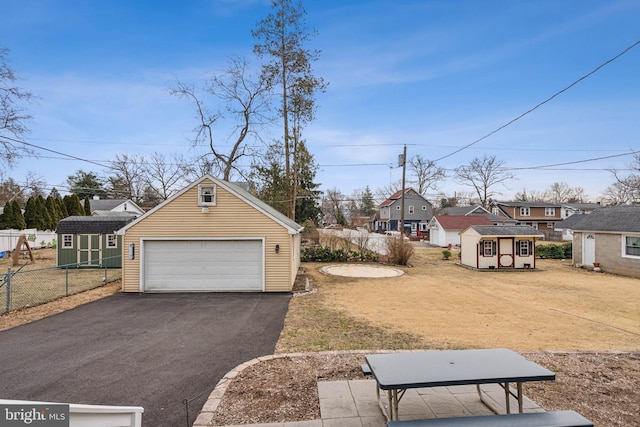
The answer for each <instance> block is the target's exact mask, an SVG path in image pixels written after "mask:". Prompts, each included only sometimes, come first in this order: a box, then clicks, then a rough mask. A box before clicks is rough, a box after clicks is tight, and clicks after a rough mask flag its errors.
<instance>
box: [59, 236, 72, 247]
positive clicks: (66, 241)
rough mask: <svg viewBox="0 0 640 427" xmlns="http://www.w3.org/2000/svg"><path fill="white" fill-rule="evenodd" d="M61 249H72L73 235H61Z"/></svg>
mask: <svg viewBox="0 0 640 427" xmlns="http://www.w3.org/2000/svg"><path fill="white" fill-rule="evenodd" d="M62 247H63V248H65V249H72V248H73V234H63V235H62Z"/></svg>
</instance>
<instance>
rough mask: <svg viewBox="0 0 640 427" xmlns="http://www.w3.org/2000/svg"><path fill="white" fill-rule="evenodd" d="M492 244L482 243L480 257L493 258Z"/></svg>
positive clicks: (489, 242) (490, 242) (488, 241)
mask: <svg viewBox="0 0 640 427" xmlns="http://www.w3.org/2000/svg"><path fill="white" fill-rule="evenodd" d="M493 246H494V242H492V241H491V240H485V241H483V242H482V256H493Z"/></svg>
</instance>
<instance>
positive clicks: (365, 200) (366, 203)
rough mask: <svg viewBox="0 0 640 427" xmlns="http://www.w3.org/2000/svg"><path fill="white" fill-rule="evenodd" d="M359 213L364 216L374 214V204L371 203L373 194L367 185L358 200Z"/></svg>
mask: <svg viewBox="0 0 640 427" xmlns="http://www.w3.org/2000/svg"><path fill="white" fill-rule="evenodd" d="M360 212H361V213H362V215H364V216H371V215H373V214H374V213H375V212H376V204H375V202H374V201H373V194H372V193H371V189H370V188H369V186H368V185H367V186H366V187H365V189H364V192H363V193H362V197H361V199H360Z"/></svg>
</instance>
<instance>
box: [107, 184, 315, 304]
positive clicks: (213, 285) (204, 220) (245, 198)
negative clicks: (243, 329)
mask: <svg viewBox="0 0 640 427" xmlns="http://www.w3.org/2000/svg"><path fill="white" fill-rule="evenodd" d="M303 228H304V227H302V226H301V225H299V224H297V223H295V222H294V221H292V220H291V219H289V218H288V217H287V216H285V215H283V214H282V213H280V212H279V211H277V210H276V209H274V208H272V207H271V206H269V205H267V204H266V203H264V202H263V201H261V200H259V199H257V198H256V197H254V196H253V195H251V194H250V193H248V192H247V191H245V190H243V189H242V188H240V187H238V186H236V185H233V184H231V183H229V182H226V181H223V180H220V179H217V178H214V177H212V176H210V175H205V176H204V177H202V178H200V179H199V180H197V181H195V182H193V183H191V184H190V185H188V186H187V187H185V188H183V189H182V190H181V191H179V192H178V193H176V194H175V195H174V196H172V197H170V198H169V199H167V200H166V201H164V202H163V203H161V204H160V205H158V206H156V207H155V208H153V209H152V210H150V211H149V212H147V213H145V214H144V215H142V216H140V217H138V218H137V219H135V220H134V221H133V222H131V223H129V224H128V225H126V226H125V227H123V228H122V229H120V230H119V231H118V234H119V235H121V236H122V237H123V247H122V253H123V258H124V259H123V266H122V290H123V291H124V292H185V291H187V292H190V291H204V292H213V291H254V292H256V291H257V292H290V291H291V290H292V288H293V284H294V281H295V278H296V275H297V273H298V268H299V267H300V243H301V234H300V233H301V231H302V230H303Z"/></svg>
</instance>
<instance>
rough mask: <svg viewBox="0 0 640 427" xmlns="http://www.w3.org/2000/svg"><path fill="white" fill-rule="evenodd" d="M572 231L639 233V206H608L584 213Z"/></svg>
mask: <svg viewBox="0 0 640 427" xmlns="http://www.w3.org/2000/svg"><path fill="white" fill-rule="evenodd" d="M573 230H574V231H605V232H621V233H622V232H626V233H640V206H610V207H602V208H598V209H596V210H594V211H593V212H592V213H590V214H588V215H585V216H584V218H583V219H582V220H580V222H579V223H578V224H576V225H575V227H574V228H573Z"/></svg>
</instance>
